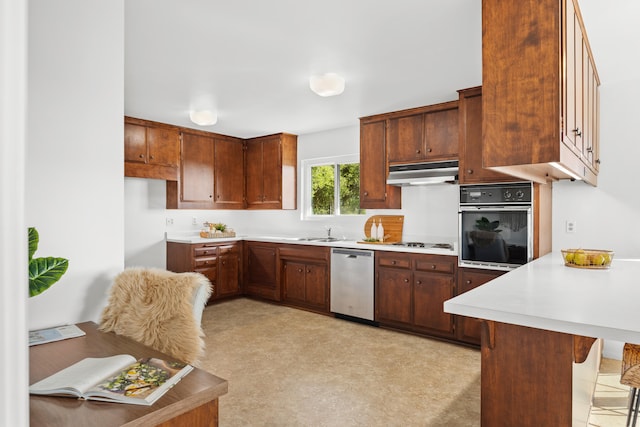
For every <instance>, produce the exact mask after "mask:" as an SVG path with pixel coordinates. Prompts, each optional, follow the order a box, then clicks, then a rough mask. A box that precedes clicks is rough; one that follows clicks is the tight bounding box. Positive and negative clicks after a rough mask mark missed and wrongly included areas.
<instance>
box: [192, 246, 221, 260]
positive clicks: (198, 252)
mask: <svg viewBox="0 0 640 427" xmlns="http://www.w3.org/2000/svg"><path fill="white" fill-rule="evenodd" d="M217 250H218V248H217V247H216V246H196V247H194V248H193V257H194V258H199V257H211V256H215V255H216V251H217Z"/></svg>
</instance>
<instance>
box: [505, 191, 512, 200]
mask: <svg viewBox="0 0 640 427" xmlns="http://www.w3.org/2000/svg"><path fill="white" fill-rule="evenodd" d="M510 198H511V191H509V190H507V191H505V192H504V199H505V200H509V199H510Z"/></svg>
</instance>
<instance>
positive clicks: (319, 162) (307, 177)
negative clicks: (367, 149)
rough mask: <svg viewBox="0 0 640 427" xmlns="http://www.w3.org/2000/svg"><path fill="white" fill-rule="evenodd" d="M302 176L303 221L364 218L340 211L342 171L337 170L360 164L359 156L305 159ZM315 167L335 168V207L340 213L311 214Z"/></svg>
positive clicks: (348, 155) (347, 155)
mask: <svg viewBox="0 0 640 427" xmlns="http://www.w3.org/2000/svg"><path fill="white" fill-rule="evenodd" d="M301 163H302V174H301V181H302V183H301V184H302V185H301V186H300V188H301V190H300V192H301V198H302V215H301V216H302V219H303V220H308V221H313V220H322V219H327V218H336V217H358V216H364V215H366V213H363V214H349V215H343V214H341V213H340V212H339V211H340V171H339V169H338V168H337V166H338V165H344V164H351V163H358V164H360V155H358V154H346V155H342V156H332V157H318V158H314V159H305V160H302V162H301ZM314 166H333V167H334V171H335V174H334V193H333V197H334V206H335V207H336V209H335V211H337V212H338V213H335V211H334V213H333V214H329V215H314V214H312V213H311V169H312V168H313V167H314Z"/></svg>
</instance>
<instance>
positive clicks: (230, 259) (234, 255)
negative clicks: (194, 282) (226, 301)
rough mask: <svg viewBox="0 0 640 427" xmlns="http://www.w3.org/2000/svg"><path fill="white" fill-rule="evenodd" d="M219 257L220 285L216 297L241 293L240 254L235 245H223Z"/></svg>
mask: <svg viewBox="0 0 640 427" xmlns="http://www.w3.org/2000/svg"><path fill="white" fill-rule="evenodd" d="M219 250H220V256H219V257H218V286H217V288H216V297H218V298H221V297H226V296H231V295H238V294H239V293H240V254H239V253H238V251H237V248H235V246H221V247H220V248H219Z"/></svg>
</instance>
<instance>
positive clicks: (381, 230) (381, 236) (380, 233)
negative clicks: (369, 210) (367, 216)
mask: <svg viewBox="0 0 640 427" xmlns="http://www.w3.org/2000/svg"><path fill="white" fill-rule="evenodd" d="M377 234H378V241H380V242H384V227H383V226H382V220H380V222H379V223H378V230H377Z"/></svg>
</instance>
